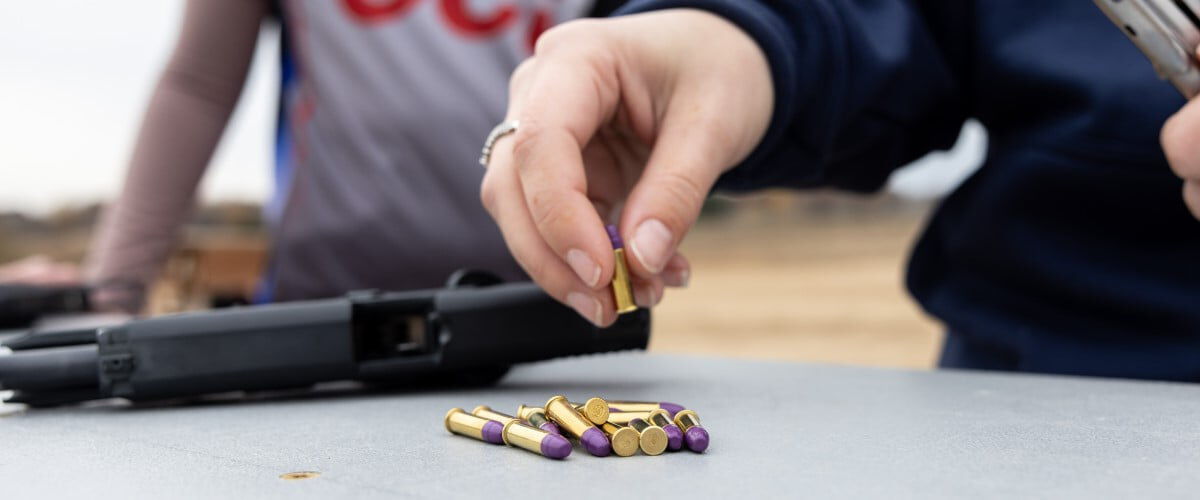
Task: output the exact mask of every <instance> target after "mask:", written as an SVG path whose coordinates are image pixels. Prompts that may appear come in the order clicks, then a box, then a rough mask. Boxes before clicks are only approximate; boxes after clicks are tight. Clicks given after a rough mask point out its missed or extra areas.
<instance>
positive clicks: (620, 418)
mask: <svg viewBox="0 0 1200 500" xmlns="http://www.w3.org/2000/svg"><path fill="white" fill-rule="evenodd" d="M635 418H643V419H647V420H649V419H650V412H648V411H614V412H610V413H609V414H608V422H609V423H613V424H617V425H629V421H630V420H633V419H635Z"/></svg>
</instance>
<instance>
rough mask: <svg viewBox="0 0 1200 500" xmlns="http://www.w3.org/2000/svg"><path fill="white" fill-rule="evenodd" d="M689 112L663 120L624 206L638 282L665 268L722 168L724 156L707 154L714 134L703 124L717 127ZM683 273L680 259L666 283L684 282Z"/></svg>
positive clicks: (713, 153)
mask: <svg viewBox="0 0 1200 500" xmlns="http://www.w3.org/2000/svg"><path fill="white" fill-rule="evenodd" d="M694 109H696V108H688V110H687V111H685V112H684V113H680V114H677V115H675V116H668V119H667V120H666V121H664V124H663V130H662V132H661V133H660V135H659V138H658V142H657V143H656V144H655V149H654V151H653V153H652V154H651V156H650V160H649V162H648V164H647V165H646V170H645V172H644V173H643V174H642V178H641V179H640V180H639V181H638V183H637V185H636V186H635V187H634V188H633V191H632V192H631V193H630V194H629V199H628V201H627V202H626V204H625V210H624V214H623V218H622V221H621V227H622V229H623V230H624V232H625V234H627V235H628V236H627V241H628V245H629V249H630V253H631V254H632V255H633V257H634V258H633V262H631V263H630V264H631V267H632V268H633V272H634V273H635V274H637V275H638V276H641V277H649V276H653V275H658V274H660V273H662V272H663V271H664V270H666V269H667V267H668V264H670V263H671V260H672V259H673V257H674V256H675V254H676V248H678V246H679V243H680V241H682V240H683V237H684V235H685V234H687V232H688V230H689V229H690V228H691V227H692V224H693V223H695V221H696V218H697V217H698V216H699V215H700V208H701V206H702V205H703V204H704V200H705V198H706V197H707V196H708V192H709V190H710V189H712V186H713V184H714V183H715V182H716V180H717V177H718V176H719V175H720V173H721V171H723V170H724V168H725V167H726V165H723V164H721V163H720V160H718V158H722V157H724V156H725V155H724V154H723V153H717V152H714V151H712V148H714V147H716V146H714V141H719V139H718V138H717V136H719V135H720V133H719V132H718V131H716V130H715V128H716V127H715V126H712V125H709V126H705V125H704V124H705V123H717V122H716V121H709V120H706V119H703V118H700V117H696V116H694V115H693V112H692V110H694ZM684 268H686V260H684V261H683V262H682V263H677V265H676V266H675V269H674V270H673V272H674V276H672V281H674V282H677V283H679V282H683V283H686V281H687V279H686V278H687V276H685V275H684V274H681V269H684Z"/></svg>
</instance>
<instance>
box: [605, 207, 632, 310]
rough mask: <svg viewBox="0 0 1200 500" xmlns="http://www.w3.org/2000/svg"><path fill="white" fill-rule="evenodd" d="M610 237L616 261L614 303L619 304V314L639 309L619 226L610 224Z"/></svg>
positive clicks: (613, 281)
mask: <svg viewBox="0 0 1200 500" xmlns="http://www.w3.org/2000/svg"><path fill="white" fill-rule="evenodd" d="M606 229H607V230H608V239H609V240H611V241H612V247H613V256H614V257H615V259H614V262H615V263H616V264H615V266H616V267H614V268H613V280H612V291H613V303H615V304H616V306H617V314H625V313H631V312H633V311H636V310H637V308H638V307H637V304H636V303H634V300H633V281H632V280H631V279H630V276H629V264H628V263H626V262H625V242H624V241H622V240H621V233H620V232H618V231H617V226H608V227H606Z"/></svg>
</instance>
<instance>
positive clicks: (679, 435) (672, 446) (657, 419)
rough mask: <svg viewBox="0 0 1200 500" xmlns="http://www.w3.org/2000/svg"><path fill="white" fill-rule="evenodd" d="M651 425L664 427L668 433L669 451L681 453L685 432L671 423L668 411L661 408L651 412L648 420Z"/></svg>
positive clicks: (664, 430)
mask: <svg viewBox="0 0 1200 500" xmlns="http://www.w3.org/2000/svg"><path fill="white" fill-rule="evenodd" d="M646 420H647V421H649V422H650V423H652V424H654V425H657V426H659V427H662V429H663V432H666V433H667V449H668V450H671V451H679V450H681V449H683V430H681V429H680V428H679V426H678V425H675V422H672V421H671V414H670V413H667V410H664V409H662V408H659V409H657V410H654V411H652V412H650V416H649V418H647V419H646Z"/></svg>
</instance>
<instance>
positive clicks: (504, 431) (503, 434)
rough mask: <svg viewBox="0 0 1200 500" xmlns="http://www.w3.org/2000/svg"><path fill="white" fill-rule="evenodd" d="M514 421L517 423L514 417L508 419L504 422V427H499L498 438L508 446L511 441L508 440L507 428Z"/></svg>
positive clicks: (510, 444)
mask: <svg viewBox="0 0 1200 500" xmlns="http://www.w3.org/2000/svg"><path fill="white" fill-rule="evenodd" d="M515 423H517V420H516V419H513V420H509V421H508V423H507V424H504V427H501V428H500V440H501V441H504V444H506V445H508V446H512V443H510V442H508V428H509V427H512V425H513V424H515Z"/></svg>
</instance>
